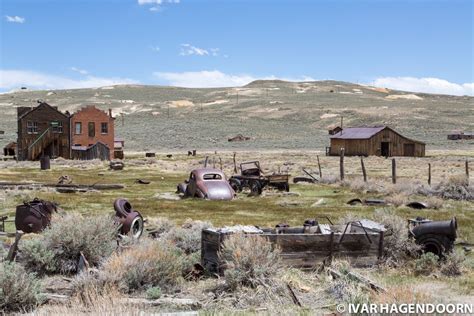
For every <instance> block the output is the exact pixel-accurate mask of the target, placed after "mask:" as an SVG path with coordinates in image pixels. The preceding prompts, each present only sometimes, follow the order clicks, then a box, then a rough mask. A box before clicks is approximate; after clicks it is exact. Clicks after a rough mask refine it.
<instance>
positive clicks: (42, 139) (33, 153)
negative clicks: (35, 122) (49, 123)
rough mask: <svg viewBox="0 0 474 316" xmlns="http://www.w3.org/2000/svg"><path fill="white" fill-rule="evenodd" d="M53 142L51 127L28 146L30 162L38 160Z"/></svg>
mask: <svg viewBox="0 0 474 316" xmlns="http://www.w3.org/2000/svg"><path fill="white" fill-rule="evenodd" d="M53 140H54V139H53V133H52V132H51V127H48V128H47V129H46V130H45V131H44V132H43V133H41V135H39V136H38V137H37V138H36V139H35V141H34V142H33V143H31V145H29V146H28V160H36V159H37V158H38V157H39V156H40V155H41V154H42V153H43V150H44V149H45V148H47V147H48V146H49V145H51V143H52V142H53Z"/></svg>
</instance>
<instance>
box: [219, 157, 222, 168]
mask: <svg viewBox="0 0 474 316" xmlns="http://www.w3.org/2000/svg"><path fill="white" fill-rule="evenodd" d="M219 165H220V167H221V171H222V158H221V156H219Z"/></svg>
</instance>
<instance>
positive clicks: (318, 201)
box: [311, 198, 326, 207]
mask: <svg viewBox="0 0 474 316" xmlns="http://www.w3.org/2000/svg"><path fill="white" fill-rule="evenodd" d="M321 205H326V201H325V200H324V199H322V198H321V199H319V200H317V201H316V202H314V203H313V204H311V207H317V206H321Z"/></svg>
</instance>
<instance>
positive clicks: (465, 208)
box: [0, 150, 474, 315]
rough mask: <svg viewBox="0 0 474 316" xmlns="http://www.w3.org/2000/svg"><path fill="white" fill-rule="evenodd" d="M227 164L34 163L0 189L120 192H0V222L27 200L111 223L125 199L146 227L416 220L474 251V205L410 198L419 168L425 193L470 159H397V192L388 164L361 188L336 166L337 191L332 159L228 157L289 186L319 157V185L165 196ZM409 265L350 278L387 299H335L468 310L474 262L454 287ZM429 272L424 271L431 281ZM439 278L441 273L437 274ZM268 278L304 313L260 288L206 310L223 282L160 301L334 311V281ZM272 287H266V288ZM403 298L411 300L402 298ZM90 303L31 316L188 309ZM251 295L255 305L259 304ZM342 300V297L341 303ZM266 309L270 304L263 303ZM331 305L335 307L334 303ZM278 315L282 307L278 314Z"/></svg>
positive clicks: (112, 297) (183, 286)
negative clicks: (200, 171)
mask: <svg viewBox="0 0 474 316" xmlns="http://www.w3.org/2000/svg"><path fill="white" fill-rule="evenodd" d="M232 154H233V152H230V151H218V152H217V153H215V152H198V156H196V157H189V156H187V155H186V154H184V153H179V152H174V153H173V156H172V157H171V158H167V157H166V155H165V154H158V155H157V157H156V158H143V157H144V154H143V153H130V154H128V155H127V158H126V159H125V169H124V170H122V171H112V170H109V168H108V164H107V163H104V162H100V161H90V162H80V161H66V160H62V159H57V160H54V161H52V164H51V165H52V168H51V170H48V171H40V170H39V162H18V163H17V162H13V161H6V162H0V181H8V182H42V183H55V182H56V181H57V179H58V178H59V177H60V176H61V175H68V176H70V177H71V178H72V179H73V183H76V184H94V183H103V184H106V183H118V184H124V185H125V189H122V190H110V191H101V192H88V193H72V194H62V193H57V192H55V190H53V189H46V188H39V189H35V190H2V191H1V192H0V207H1V210H2V211H1V213H0V214H8V215H11V216H13V215H14V209H15V205H17V204H19V203H21V202H22V201H23V200H29V199H32V198H34V197H39V198H42V199H47V200H51V201H55V202H57V203H58V204H59V205H60V207H61V209H62V210H61V212H62V213H76V212H78V213H81V214H83V215H85V216H90V215H99V214H111V213H113V206H112V203H113V201H114V199H116V198H118V197H125V198H127V199H129V200H130V202H131V203H132V205H133V206H134V208H136V209H137V210H139V211H140V212H141V213H142V214H143V215H144V217H145V218H147V220H148V225H153V223H156V221H157V220H158V221H161V220H162V219H160V218H166V219H167V220H171V221H173V222H174V223H176V224H177V225H181V224H183V223H187V222H189V221H190V220H194V221H196V220H199V221H205V222H210V223H212V224H213V225H214V226H216V227H220V226H225V225H235V224H248V225H260V226H270V227H271V226H274V225H275V224H277V223H280V222H287V223H289V224H292V225H301V224H302V222H303V221H304V220H305V219H307V218H314V217H321V216H325V215H327V216H329V217H330V218H331V219H332V220H333V221H341V220H343V219H344V218H349V217H354V216H355V217H357V218H372V217H373V216H374V214H375V213H376V212H380V211H386V212H390V213H392V214H396V215H398V216H399V217H401V218H403V219H408V218H414V217H416V216H422V217H426V218H430V219H434V220H443V219H450V218H451V217H453V216H456V217H457V219H458V222H459V231H458V232H459V236H458V240H457V242H458V243H459V242H462V243H468V244H472V243H474V233H473V231H474V230H473V227H474V217H473V216H472V214H473V212H474V203H473V202H472V200H471V201H457V200H452V199H441V198H437V197H430V196H425V195H420V194H418V193H416V192H415V190H414V188H416V187H419V186H422V185H425V186H426V185H427V184H426V181H427V164H428V162H430V163H431V164H432V166H433V169H432V172H433V180H432V186H436V185H437V184H439V183H442V182H443V181H448V180H449V179H452V178H453V177H454V178H456V177H460V176H463V175H464V172H465V170H464V166H465V165H464V163H465V161H466V159H472V153H463V152H456V153H450V152H441V151H438V152H429V153H428V155H429V157H428V158H423V159H418V158H397V165H398V175H399V178H398V183H397V184H396V185H393V184H392V183H391V178H390V176H391V173H390V170H391V169H390V168H391V160H390V159H388V160H387V159H385V158H377V157H369V158H366V159H365V165H366V168H367V173H368V178H369V180H368V183H367V184H364V183H363V181H362V175H361V169H360V159H359V158H355V157H346V159H345V167H346V179H345V181H344V182H340V181H338V177H339V158H338V157H326V156H322V155H321V152H312V151H291V150H288V151H259V152H251V151H239V152H237V161H238V162H240V161H246V160H260V161H261V164H262V167H263V169H264V171H265V172H268V173H272V172H275V171H278V170H280V171H283V172H289V173H290V174H291V175H292V176H298V175H303V173H302V168H306V169H307V170H311V171H313V172H315V173H317V170H318V167H317V160H316V155H321V156H320V162H321V166H322V173H323V179H324V182H325V183H319V184H296V185H295V184H291V186H290V192H291V193H290V194H281V193H278V192H273V191H268V192H265V193H264V195H263V196H261V197H248V196H247V195H246V194H245V193H242V194H239V196H238V197H237V199H235V200H233V201H227V202H226V201H204V200H198V199H184V200H183V199H179V198H178V197H177V195H176V194H175V193H174V192H175V189H176V184H177V183H179V182H181V181H183V180H184V179H185V178H186V176H187V175H188V172H189V171H190V170H192V169H193V168H196V167H200V166H202V164H203V161H204V159H205V157H206V156H208V157H209V163H210V165H211V166H212V165H214V164H215V165H216V167H217V168H220V163H219V161H220V159H221V160H222V162H223V169H224V171H225V173H226V174H227V175H228V176H230V175H231V174H232V173H233V171H232V170H233V163H232ZM219 158H220V159H219ZM471 172H472V171H471ZM136 179H144V180H149V181H151V183H150V184H148V185H144V184H138V183H135V180H136ZM354 197H363V198H367V197H369V198H383V199H387V200H388V201H391V202H392V203H393V204H395V205H390V206H384V207H373V206H350V205H347V204H346V202H347V201H348V200H349V199H351V198H354ZM414 200H416V201H424V202H429V203H432V205H434V206H435V207H436V209H426V210H414V209H410V208H408V207H406V206H404V205H403V204H404V203H406V202H408V201H414ZM399 204H400V205H399ZM7 230H8V231H13V230H14V227H13V226H12V225H11V224H10V225H7ZM3 241H4V242H6V243H7V244H8V243H10V242H11V239H4V240H3ZM456 249H457V251H461V252H462V251H463V250H462V247H461V246H458V247H456ZM156 260H162V259H156ZM194 260H196V261H198V260H199V259H198V257H196V258H195V259H194ZM416 262H417V261H410V262H409V263H408V264H406V265H404V266H403V267H398V268H391V267H381V268H372V269H356V271H357V272H359V273H361V274H363V275H365V276H367V277H369V278H370V279H372V280H374V281H376V282H378V283H379V284H381V285H382V286H384V287H385V288H387V289H389V292H390V293H391V294H390V295H388V294H385V295H383V294H380V293H379V294H377V293H369V294H367V293H366V292H360V291H361V290H360V289H359V288H357V287H355V288H354V287H353V285H351V283H348V284H345V283H344V285H343V288H344V289H347V288H348V289H350V290H349V291H353V292H351V293H352V294H347V293H346V294H344V295H349V296H348V297H350V300H349V301H353V300H355V299H356V297H359V295H362V294H363V295H365V296H363V297H365V299H369V300H370V301H371V302H403V301H410V299H411V298H412V297H413V296H414V297H417V300H418V301H420V302H456V303H472V302H473V301H474V272H473V271H474V270H473V268H474V258H473V255H472V253H468V254H466V259H465V261H464V263H463V266H464V268H463V269H464V270H463V271H464V272H463V273H462V275H461V276H457V277H449V276H445V275H443V274H441V272H433V273H432V274H430V275H428V276H426V275H417V274H414V272H413V271H417V270H416V269H417V268H416V266H415V263H416ZM433 269H434V268H433ZM437 269H438V268H436V269H434V270H433V271H435V270H436V271H438V270H437ZM439 271H441V268H440V270H439ZM278 273H282V275H281V277H280V278H281V279H282V280H287V282H291V284H292V285H293V287H294V288H295V291H296V292H297V294H298V297H300V299H301V300H302V301H303V302H304V304H305V305H304V307H303V308H299V307H296V306H293V307H289V306H291V305H288V302H286V303H285V301H283V302H280V301H279V300H280V299H281V298H278V297H273V296H272V295H274V294H275V293H267V292H265V291H264V292H262V293H260V292H259V291H260V290H261V289H260V287H257V288H258V289H260V290H258V291H257V292H255V290H251V289H246V288H245V287H244V288H239V291H244V292H238V293H239V294H238V295H239V296H240V297H241V299H239V300H237V301H235V297H234V296H233V295H237V294H229V293H227V292H225V293H227V294H225V293H224V292H223V293H222V294H217V293H220V292H219V291H218V290H212V291H214V292H213V293H216V294H215V295H224V296H222V297H221V298H219V299H218V300H217V301H216V300H210V299H209V296H208V295H206V293H208V291H211V289H214V288H215V287H216V286H217V287H219V286H220V285H219V284H221V283H222V282H223V280H220V279H212V278H211V279H204V280H201V281H199V282H189V281H185V282H184V283H180V285H179V288H180V291H181V292H180V293H181V294H179V295H177V294H167V295H171V297H178V298H179V297H193V298H194V299H197V300H198V301H199V302H201V303H202V304H203V305H201V307H199V309H200V310H201V311H207V312H208V313H211V314H214V313H219V312H222V311H229V312H230V311H234V312H236V311H239V310H240V311H247V312H253V313H260V312H262V311H263V312H268V313H272V312H277V311H279V312H281V311H283V310H286V312H288V313H294V312H299V313H310V314H311V313H315V312H319V313H321V312H330V311H333V310H334V308H335V303H337V302H339V300H338V299H337V298H336V299H335V298H334V293H339V290H336V289H340V288H339V287H340V286H342V285H341V284H339V283H334V282H335V281H329V280H328V281H323V280H321V275H319V274H316V273H315V272H302V271H299V270H294V269H290V270H288V269H285V270H283V271H282V272H278ZM278 275H279V274H278ZM311 279H314V280H316V279H318V280H319V281H318V282H319V283H321V282H322V284H325V285H324V286H322V285H318V284H319V283H315V282H312V281H308V280H311ZM49 280H50V278H45V279H44V280H43V282H46V284H49V283H48V282H50V281H49ZM272 282H273V281H272ZM338 282H339V281H338ZM341 282H342V281H341ZM344 282H346V281H344ZM347 282H349V281H347ZM278 286H279V285H277V284H276V285H275V287H276V288H278ZM334 287H335V288H334ZM402 289H403V290H402ZM215 291H217V292H215ZM334 291H335V292H334ZM354 291H355V292H354ZM406 291H408V292H410V293H412V294H409V295H408V294H407V292H406ZM100 293H101V294H97V293H96V292H93V293H92V294H90V296H88V297H89V298H88V301H87V302H84V301H83V299H81V298H75V299H74V300H73V301H71V302H70V303H69V304H66V305H64V304H61V305H54V304H53V305H51V304H47V305H44V306H42V307H41V308H40V309H38V310H37V312H38V313H39V315H42V314H45V315H46V314H67V313H69V314H70V313H74V314H77V313H87V312H88V311H89V312H90V311H92V310H94V311H104V312H107V311H109V312H114V313H127V314H134V313H136V312H137V311H140V310H141V311H145V312H146V313H153V312H163V311H176V310H183V308H184V310H186V309H188V307H179V306H178V307H177V306H174V307H173V306H171V307H170V306H159V307H151V306H149V305H140V304H139V305H129V304H126V303H124V297H125V296H126V295H125V296H124V294H123V293H122V292H120V291H117V290H113V289H112V290H111V292H110V293H109V292H107V293H103V292H100ZM140 293H142V294H140ZM258 293H260V294H258ZM328 293H329V294H328ZM331 293H332V294H331ZM364 293H365V294H364ZM397 293H398V294H397ZM135 295H138V297H143V296H146V295H145V293H144V292H137V293H136V294H135ZM255 295H256V296H255ZM259 295H263V298H262V297H261V296H259ZM338 295H339V294H338ZM341 295H342V294H341ZM344 295H343V297H345V296H344ZM367 295H368V296H367ZM253 296H255V297H260V299H257V300H258V302H256V301H254V300H252V299H250V298H251V297H253ZM265 297H266V298H265ZM336 297H337V296H336ZM408 297H410V299H409V298H408ZM270 298H272V299H270ZM359 298H360V297H359ZM267 299H268V300H269V301H267V303H262V302H263V301H266V300H267ZM273 299H275V300H276V301H272V300H273ZM341 300H343V299H342V298H341ZM344 300H345V299H344ZM344 300H343V301H344ZM111 302H116V303H111ZM290 302H291V301H290ZM281 304H284V305H281ZM285 304H286V305H285ZM239 306H240V307H239ZM283 306H287V307H286V309H285V308H283ZM192 309H194V308H192ZM259 311H260V312H259Z"/></svg>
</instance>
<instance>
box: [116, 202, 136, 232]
mask: <svg viewBox="0 0 474 316" xmlns="http://www.w3.org/2000/svg"><path fill="white" fill-rule="evenodd" d="M114 209H115V220H116V221H117V222H118V223H120V224H121V225H122V226H121V227H120V233H121V234H122V235H128V234H130V235H131V236H132V237H133V238H140V236H141V235H142V233H143V217H142V216H141V214H140V213H139V212H138V211H136V210H134V209H133V207H132V205H131V204H130V202H128V201H127V200H126V199H116V200H115V202H114Z"/></svg>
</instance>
